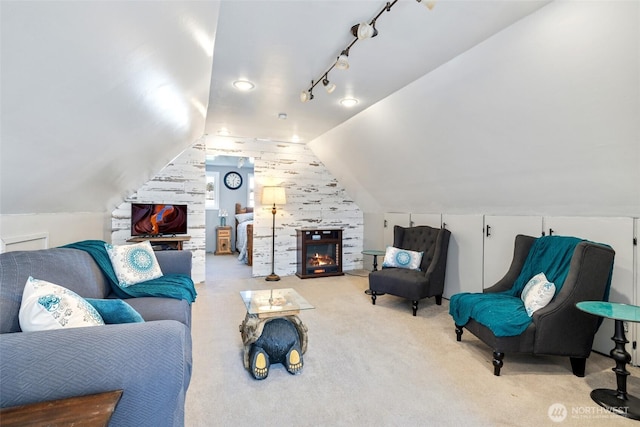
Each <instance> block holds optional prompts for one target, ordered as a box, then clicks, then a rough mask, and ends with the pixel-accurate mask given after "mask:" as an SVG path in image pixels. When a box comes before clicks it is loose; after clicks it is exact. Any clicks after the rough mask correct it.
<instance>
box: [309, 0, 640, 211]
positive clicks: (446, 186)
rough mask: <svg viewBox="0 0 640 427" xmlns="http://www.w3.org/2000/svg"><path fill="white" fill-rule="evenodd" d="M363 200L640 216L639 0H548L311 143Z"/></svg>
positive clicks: (389, 206)
mask: <svg viewBox="0 0 640 427" xmlns="http://www.w3.org/2000/svg"><path fill="white" fill-rule="evenodd" d="M310 147H311V149H312V150H313V151H314V152H315V153H316V155H318V156H319V157H320V158H321V160H323V162H324V163H325V164H326V165H327V166H328V167H329V169H330V170H331V171H332V172H334V174H335V175H336V177H337V178H338V179H339V181H340V182H341V183H343V185H345V186H346V187H347V188H349V190H350V191H351V193H350V194H351V195H352V197H354V198H356V200H358V201H359V204H360V206H361V208H362V209H364V210H365V211H368V212H414V213H429V212H435V213H438V212H444V213H461V214H469V213H476V214H503V215H528V214H532V215H557V216H634V217H638V216H640V3H638V2H601V1H577V2H553V3H552V4H550V5H548V6H545V7H544V8H543V9H540V10H539V11H537V12H536V13H534V14H532V15H530V16H528V17H526V18H525V19H523V20H521V21H519V22H518V23H516V24H514V25H512V26H511V27H509V28H507V29H505V30H504V31H502V32H500V33H498V34H496V35H495V36H493V37H491V38H489V39H487V40H486V41H484V42H483V43H481V44H479V45H477V46H476V47H474V48H473V49H472V50H470V51H468V52H467V53H465V54H464V55H461V56H459V57H457V58H455V59H454V60H452V61H450V62H448V63H446V64H444V65H442V66H441V67H439V68H438V69H437V70H434V71H433V72H431V73H429V74H427V75H425V76H423V77H422V78H420V79H418V80H417V81H415V82H414V83H412V84H410V85H408V86H407V87H405V88H403V89H401V90H400V91H398V92H396V93H394V94H392V95H391V96H389V97H388V98H386V99H385V100H384V101H382V102H380V103H378V104H376V105H374V106H372V107H370V108H369V109H367V110H366V111H364V112H363V113H361V114H359V115H358V116H356V117H353V118H352V119H350V120H348V121H347V122H345V123H343V124H342V125H340V126H338V127H336V128H334V129H332V130H331V131H329V132H327V133H326V134H324V135H322V136H321V137H319V138H317V139H316V140H314V141H312V142H311V143H310Z"/></svg>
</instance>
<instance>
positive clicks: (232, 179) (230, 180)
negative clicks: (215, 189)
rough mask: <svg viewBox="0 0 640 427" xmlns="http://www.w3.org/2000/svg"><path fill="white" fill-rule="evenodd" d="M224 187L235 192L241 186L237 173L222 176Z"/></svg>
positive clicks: (239, 176)
mask: <svg viewBox="0 0 640 427" xmlns="http://www.w3.org/2000/svg"><path fill="white" fill-rule="evenodd" d="M224 185H225V186H226V187H227V188H228V189H229V190H237V189H238V188H240V186H241V185H242V175H240V174H239V173H238V172H228V173H227V174H226V175H225V176H224Z"/></svg>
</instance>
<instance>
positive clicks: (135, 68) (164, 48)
mask: <svg viewBox="0 0 640 427" xmlns="http://www.w3.org/2000/svg"><path fill="white" fill-rule="evenodd" d="M0 7H1V8H2V9H1V23H2V25H1V27H2V29H1V36H2V45H1V48H2V49H1V51H2V76H1V79H2V80H1V84H2V86H1V88H2V113H1V120H2V122H1V125H2V126H1V143H2V146H1V151H0V155H1V163H0V166H1V172H0V179H1V181H0V190H1V191H0V193H1V194H0V213H2V214H12V213H57V212H109V211H110V210H112V209H113V208H114V207H115V206H117V204H119V203H120V202H121V201H122V199H123V198H124V197H125V196H127V195H128V194H130V193H132V192H133V191H135V190H136V189H137V188H138V187H139V186H140V185H141V184H143V183H144V182H146V180H148V179H149V178H150V177H151V176H153V174H155V173H157V172H158V171H159V170H160V169H161V168H162V167H163V166H164V165H166V164H167V163H168V162H169V161H170V160H171V159H173V158H174V157H175V156H177V155H178V154H179V153H180V152H181V151H183V150H184V148H186V147H187V146H189V145H190V144H192V143H193V142H194V141H195V140H196V139H198V138H199V137H201V136H202V133H203V131H204V121H205V115H206V108H207V101H208V96H209V83H210V79H211V65H212V56H213V45H214V37H215V28H216V23H217V19H218V9H219V2H203V1H195V2H178V1H167V2H147V1H118V2H112V1H89V2H81V1H54V2H50V1H28V2H23V1H2V3H1V6H0Z"/></svg>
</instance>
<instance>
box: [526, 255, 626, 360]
mask: <svg viewBox="0 0 640 427" xmlns="http://www.w3.org/2000/svg"><path fill="white" fill-rule="evenodd" d="M614 257H615V252H614V250H613V249H611V248H609V247H606V246H603V245H599V244H595V243H591V242H582V243H580V244H578V245H577V246H576V249H575V251H574V254H573V257H572V258H571V266H570V268H569V274H568V275H567V278H566V280H565V282H564V284H563V285H562V289H561V290H560V292H559V293H558V295H556V296H555V298H554V299H553V300H552V301H551V302H550V303H549V305H547V306H546V307H544V308H541V309H540V310H538V311H536V312H535V313H534V314H533V316H532V317H533V322H534V323H535V325H536V343H535V345H534V347H535V348H534V352H535V353H539V354H545V353H547V354H549V353H553V354H559V355H563V354H564V355H567V356H575V357H588V356H589V353H590V352H591V347H592V345H593V337H594V335H595V333H596V332H597V330H598V327H599V325H600V323H601V321H600V319H599V318H598V317H596V316H592V315H589V314H587V313H584V312H582V311H581V310H579V309H578V308H577V307H576V303H578V302H580V301H603V297H604V292H605V289H606V286H607V283H608V282H609V275H610V274H611V269H612V268H613V261H614ZM559 325H562V327H559Z"/></svg>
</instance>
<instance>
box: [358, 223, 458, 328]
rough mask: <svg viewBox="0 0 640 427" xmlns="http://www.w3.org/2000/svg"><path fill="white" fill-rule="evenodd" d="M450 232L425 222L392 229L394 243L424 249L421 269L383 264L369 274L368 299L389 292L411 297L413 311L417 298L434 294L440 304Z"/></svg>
mask: <svg viewBox="0 0 640 427" xmlns="http://www.w3.org/2000/svg"><path fill="white" fill-rule="evenodd" d="M450 236H451V232H450V231H449V230H446V229H444V228H433V227H429V226H426V225H421V226H418V227H408V228H407V227H400V226H398V225H396V226H395V227H394V229H393V246H394V247H396V248H401V249H406V250H410V251H416V252H424V254H423V256H422V262H421V264H420V271H418V270H409V269H406V268H395V267H385V266H384V265H383V267H382V270H378V271H372V272H371V273H370V274H369V289H370V291H371V302H372V303H373V304H374V305H375V303H376V298H377V296H379V295H384V294H390V295H395V296H399V297H402V298H407V299H410V300H411V301H412V303H413V305H412V308H413V315H414V316H415V315H416V312H417V311H418V302H419V301H420V300H421V299H423V298H427V297H435V298H436V304H438V305H441V304H442V292H443V290H444V276H445V271H446V267H447V251H448V249H449V237H450Z"/></svg>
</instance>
